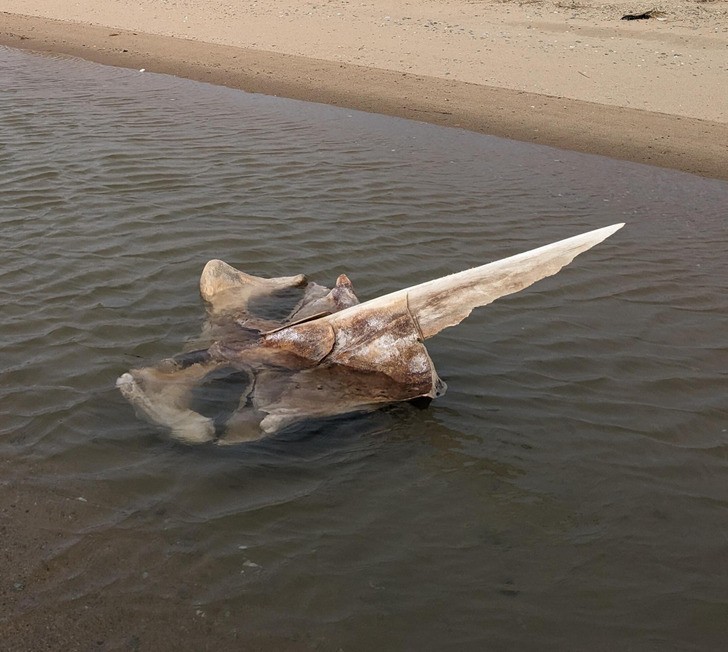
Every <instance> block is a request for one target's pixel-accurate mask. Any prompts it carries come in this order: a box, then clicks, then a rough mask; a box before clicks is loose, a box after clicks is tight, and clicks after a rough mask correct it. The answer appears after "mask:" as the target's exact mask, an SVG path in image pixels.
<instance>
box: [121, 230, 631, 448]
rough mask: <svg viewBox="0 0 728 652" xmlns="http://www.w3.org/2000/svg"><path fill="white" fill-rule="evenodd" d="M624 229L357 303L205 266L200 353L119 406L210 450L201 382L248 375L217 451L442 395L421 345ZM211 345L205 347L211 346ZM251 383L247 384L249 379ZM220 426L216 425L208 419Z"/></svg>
mask: <svg viewBox="0 0 728 652" xmlns="http://www.w3.org/2000/svg"><path fill="white" fill-rule="evenodd" d="M622 226H623V225H622V224H616V225H613V226H610V227H606V228H604V229H598V230H596V231H591V232H589V233H585V234H583V235H580V236H576V237H574V238H568V239H566V240H562V241H560V242H556V243H554V244H551V245H547V246H545V247H540V248H538V249H534V250H532V251H528V252H525V253H523V254H518V255H516V256H511V257H510V258H505V259H503V260H499V261H496V262H494V263H490V264H488V265H483V266H481V267H476V268H473V269H469V270H466V271H464V272H460V273H458V274H452V275H450V276H445V277H443V278H439V279H435V280H432V281H428V282H426V283H422V284H420V285H415V286H412V287H409V288H405V289H403V290H399V291H397V292H393V293H391V294H387V295H384V296H382V297H379V298H377V299H373V300H371V301H366V302H364V303H359V302H358V299H357V298H356V295H355V294H354V291H353V287H352V285H351V282H350V281H349V279H348V278H347V277H346V276H344V275H341V276H340V277H339V278H338V279H337V283H336V285H335V287H334V288H333V289H332V290H328V289H327V288H323V287H322V286H319V285H316V284H307V281H306V277H305V276H303V275H298V276H291V277H284V278H276V279H262V278H258V277H255V276H250V275H248V274H245V273H243V272H240V271H238V270H236V269H234V268H233V267H230V266H229V265H227V264H226V263H223V262H222V261H217V260H214V261H210V262H209V263H208V264H207V265H206V266H205V269H204V271H203V273H202V278H201V279H200V292H201V294H202V296H203V298H204V299H205V301H206V302H207V303H208V322H207V324H206V326H205V329H204V330H205V334H206V335H207V336H208V337H210V338H214V339H215V341H214V342H211V341H208V343H207V344H206V345H205V346H206V347H207V348H205V349H203V350H198V351H194V352H191V353H188V354H185V355H183V356H178V357H176V358H175V359H172V360H168V361H166V362H164V361H163V362H162V363H160V365H158V366H157V367H148V368H144V369H136V370H132V371H131V372H130V373H126V374H123V375H122V376H121V377H120V378H119V380H118V381H117V386H118V387H119V389H120V390H121V392H122V394H123V395H124V396H125V397H126V398H127V399H128V400H129V401H130V402H131V403H132V404H133V405H134V406H135V407H136V408H137V410H138V411H139V412H140V413H142V414H143V415H144V416H145V417H146V418H148V419H149V420H150V421H153V422H154V423H158V424H160V425H162V426H165V427H166V428H168V429H169V430H170V431H171V433H172V434H173V436H175V437H176V438H178V439H181V440H183V441H187V442H194V443H198V442H204V441H210V440H212V439H214V438H215V437H216V436H217V435H216V432H215V431H216V428H215V422H214V421H213V420H212V419H209V418H207V417H205V416H204V415H202V414H200V413H199V412H197V411H195V410H193V409H192V407H193V394H194V393H195V391H196V388H200V387H204V383H205V378H206V377H208V374H214V373H226V372H225V369H229V368H231V369H233V370H236V369H237V370H243V369H244V370H246V372H245V373H246V374H249V375H250V379H251V380H250V384H249V386H247V387H245V388H242V390H241V391H242V396H241V398H240V401H239V405H237V407H236V409H234V410H233V413H232V415H231V416H229V418H228V419H227V422H226V424H225V428H224V431H223V432H222V433H221V434H220V433H218V434H220V436H219V438H218V442H219V443H231V442H235V441H252V440H255V439H258V438H260V437H261V436H263V435H264V434H272V433H275V432H277V431H278V430H280V429H282V428H285V427H287V426H289V425H291V424H294V423H297V422H300V421H302V420H305V419H311V418H323V417H331V416H335V415H340V414H346V413H351V412H361V411H369V410H373V409H376V408H378V407H380V406H381V405H384V404H387V403H393V402H396V401H407V400H413V399H417V398H422V397H424V398H426V399H431V398H435V397H437V396H440V395H441V394H442V393H444V390H445V384H444V383H443V382H442V380H440V378H439V377H438V375H437V372H436V371H435V368H434V365H433V363H432V360H431V359H430V357H429V354H428V353H427V349H426V348H425V346H424V343H423V341H424V340H425V339H427V338H429V337H432V336H433V335H435V334H437V333H438V332H440V331H441V330H443V329H444V328H447V327H449V326H454V325H455V324H458V323H460V322H461V321H462V320H463V319H465V318H466V317H467V316H468V315H469V314H470V312H471V311H472V310H473V309H474V308H476V307H478V306H483V305H486V304H488V303H490V302H492V301H494V300H495V299H497V298H498V297H502V296H505V295H508V294H511V293H513V292H518V291H519V290H522V289H524V288H526V287H528V286H529V285H531V284H532V283H535V282H536V281H538V280H540V279H542V278H545V277H547V276H550V275H552V274H555V273H556V272H557V271H558V270H560V269H561V268H562V267H563V266H565V265H567V264H568V263H570V262H571V261H572V260H573V259H574V257H575V256H577V255H578V254H580V253H582V252H584V251H586V250H587V249H590V248H591V247H593V246H594V245H596V244H598V243H599V242H601V241H602V240H604V239H605V238H607V237H608V236H610V235H612V234H613V233H614V232H615V231H617V230H618V229H620V228H621V227H622ZM291 288H302V297H301V299H300V301H299V302H298V303H297V304H296V305H295V307H294V308H293V309H292V310H291V312H290V313H289V314H288V315H287V316H285V317H283V318H281V319H277V320H276V319H269V318H261V317H260V316H259V315H256V314H254V313H255V305H256V300H257V299H259V298H266V297H272V298H276V297H277V296H278V293H280V292H281V291H284V290H290V289H291ZM210 344H211V345H210ZM247 377H248V376H246V378H247ZM216 419H217V417H216Z"/></svg>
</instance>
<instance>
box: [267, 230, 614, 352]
mask: <svg viewBox="0 0 728 652" xmlns="http://www.w3.org/2000/svg"><path fill="white" fill-rule="evenodd" d="M623 226H624V224H614V225H612V226H608V227H604V228H602V229H597V230H595V231H589V232H588V233H583V234H582V235H577V236H575V237H572V238H567V239H566V240H560V241H559V242H555V243H553V244H550V245H546V246H544V247H539V248H538V249H532V250H531V251H527V252H525V253H522V254H518V255H516V256H511V257H510V258H504V259H502V260H498V261H496V262H493V263H489V264H487V265H482V266H480V267H474V268H472V269H468V270H465V271H464V272H459V273H457V274H451V275H450V276H443V277H442V278H438V279H434V280H432V281H427V282H426V283H421V284H420V285H414V286H412V287H409V288H405V289H403V290H398V291H397V292H392V293H391V294H386V295H384V296H382V297H378V298H377V299H372V300H371V301H365V302H364V303H360V304H358V305H356V306H352V307H350V308H347V309H345V310H341V311H340V312H336V313H333V314H332V315H328V316H326V317H321V318H320V319H318V320H316V321H315V322H309V324H313V323H316V324H319V325H320V326H321V327H322V328H323V327H324V324H325V325H326V326H330V327H332V328H333V330H334V332H336V333H337V345H336V346H335V347H334V350H333V351H332V354H331V356H332V357H331V359H332V361H333V360H335V358H336V353H337V349H338V348H339V343H338V342H339V340H341V339H342V335H343V339H344V340H347V339H348V337H347V336H346V333H349V332H350V331H351V325H352V324H354V323H360V322H361V321H362V320H363V321H365V322H366V323H367V324H368V327H369V328H370V329H374V330H377V325H379V326H378V328H380V329H381V330H380V332H381V334H382V335H383V336H385V337H386V335H387V328H386V323H387V322H386V316H387V315H388V314H389V313H390V312H392V310H393V307H394V306H398V305H401V304H402V301H406V305H407V307H408V309H409V312H410V314H411V315H412V318H413V319H414V321H415V323H416V325H417V327H418V329H419V332H420V335H421V336H422V339H428V338H430V337H432V336H434V335H437V333H439V332H440V331H441V330H443V329H445V328H448V327H450V326H455V325H456V324H459V323H460V322H461V321H462V320H463V319H465V318H466V317H467V316H468V315H469V314H470V313H471V312H472V310H473V309H474V308H477V307H479V306H485V305H487V304H489V303H491V302H492V301H495V300H496V299H498V298H499V297H503V296H506V295H508V294H513V293H514V292H519V291H520V290H523V289H524V288H527V287H528V286H529V285H531V284H533V283H535V282H536V281H539V280H541V279H543V278H546V277H547V276H551V275H553V274H556V272H558V271H559V270H560V269H561V268H562V267H564V266H565V265H568V264H569V263H570V262H571V261H572V260H574V258H575V257H576V256H578V255H579V254H580V253H582V252H584V251H587V250H588V249H591V248H592V247H593V246H595V245H597V244H599V243H600V242H601V241H602V240H604V239H606V238H608V237H609V236H610V235H612V234H613V233H615V232H616V231H618V230H619V229H621V228H622V227H623ZM395 312H396V310H395ZM378 317H380V318H381V319H378ZM297 328H298V327H297V326H296V325H293V326H290V327H288V328H286V329H283V330H282V331H279V332H280V333H281V334H283V333H287V332H288V331H294V330H295V329H297ZM309 330H310V332H312V331H313V330H314V329H313V328H311V326H310V325H309ZM340 333H341V334H340ZM289 335H290V340H294V339H295V337H296V333H294V332H291V333H290V334H289Z"/></svg>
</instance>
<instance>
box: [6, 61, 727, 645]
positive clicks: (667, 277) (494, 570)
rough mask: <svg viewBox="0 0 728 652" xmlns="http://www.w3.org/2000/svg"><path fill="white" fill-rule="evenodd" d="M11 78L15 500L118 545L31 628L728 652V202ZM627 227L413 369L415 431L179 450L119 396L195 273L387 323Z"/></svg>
mask: <svg viewBox="0 0 728 652" xmlns="http://www.w3.org/2000/svg"><path fill="white" fill-rule="evenodd" d="M0 65H2V69H3V74H2V75H1V76H0V146H1V147H2V149H1V150H0V164H1V167H0V225H1V228H2V234H3V259H2V262H0V291H2V294H3V310H2V315H1V316H0V332H1V333H2V359H1V360H0V369H2V380H1V381H0V455H2V457H3V458H4V461H5V462H9V463H10V464H9V465H6V466H7V467H8V468H12V469H13V470H12V471H8V474H9V475H8V477H6V478H5V480H6V481H7V482H11V481H22V482H23V483H26V484H32V485H35V486H37V487H40V488H43V489H44V490H48V491H54V492H56V493H58V494H63V493H64V491H66V492H69V493H68V495H69V497H74V496H75V495H76V493H78V492H83V493H82V497H83V499H84V503H88V504H89V505H95V506H99V507H103V513H104V517H103V518H98V519H97V520H96V521H94V522H92V523H88V522H86V523H84V524H83V526H74V525H73V524H69V526H68V530H67V531H66V532H64V536H63V540H62V541H61V542H59V543H58V544H57V545H54V546H50V547H49V548H47V549H46V550H45V552H44V553H43V554H44V555H45V557H44V563H46V564H47V565H48V566H49V567H50V568H52V569H54V570H53V572H52V573H49V574H48V575H46V576H44V577H43V579H42V580H38V578H29V579H28V578H26V579H28V581H29V585H28V586H29V587H32V590H33V604H34V606H35V607H39V608H43V607H44V606H50V605H51V604H53V605H54V606H55V607H56V608H58V605H60V606H61V608H63V606H64V605H67V606H68V608H69V609H72V608H75V606H77V605H78V604H79V601H83V600H89V599H91V598H93V597H94V596H99V595H103V596H105V597H106V598H111V599H113V600H115V601H116V602H117V603H118V604H119V605H124V604H131V603H134V601H136V600H139V599H140V598H141V597H142V596H155V597H158V598H159V599H163V600H172V601H175V603H176V604H177V605H178V608H179V613H180V620H181V621H183V620H184V619H186V618H195V617H202V616H200V614H203V615H204V617H207V618H208V619H209V622H210V627H213V628H215V629H219V630H223V629H225V628H228V629H230V630H231V631H232V630H233V629H234V630H235V631H236V632H237V635H239V637H240V639H241V640H243V641H244V640H245V638H246V636H253V635H260V634H263V635H265V634H271V635H275V636H276V637H279V640H291V641H297V642H298V643H299V644H300V645H301V646H303V647H304V648H305V649H308V648H309V647H310V648H311V649H325V650H328V649H343V650H374V649H412V650H415V649H417V650H481V649H555V648H560V649H564V648H570V649H586V648H585V646H586V647H587V648H595V649H615V646H619V647H616V649H621V648H625V647H627V648H629V649H660V650H664V649H671V648H675V649H683V650H686V649H695V650H698V649H720V647H721V645H722V643H723V642H724V635H725V631H726V627H727V626H728V597H727V596H728V594H727V593H726V582H727V581H728V570H727V567H726V555H725V551H726V540H727V534H728V525H727V524H728V519H727V518H726V515H727V514H728V511H727V510H728V485H727V484H726V481H725V478H726V472H727V471H728V445H727V442H728V406H727V400H728V399H727V398H726V397H728V372H727V370H728V343H727V342H726V333H728V293H727V292H726V287H727V286H728V256H726V255H725V252H726V249H727V247H728V228H727V227H726V213H727V209H726V206H728V184H726V183H724V182H720V181H714V180H706V179H701V178H698V177H694V176H691V175H686V174H682V173H678V172H674V171H668V170H661V169H657V168H651V167H647V166H640V165H636V164H629V163H624V162H620V161H613V160H609V159H605V158H600V157H594V156H587V155H580V154H575V153H570V152H564V151H560V150H556V149H551V148H546V147H538V146H532V145H526V144H521V143H515V142H510V141H506V140H501V139H496V138H491V137H484V136H480V135H476V134H472V133H467V132H462V131H458V130H451V129H444V128H437V127H433V126H429V125H424V124H419V123H413V122H408V121H403V120H398V119H393V118H388V117H382V116H376V115H368V114H362V113H356V112H351V111H346V110H341V109H336V108H332V107H325V106H319V105H313V104H306V103H301V102H295V101H287V100H281V99H278V98H271V97H263V96H256V95H246V94H244V93H240V92H237V91H232V90H228V89H222V88H215V87H210V86H206V85H202V84H197V83H193V82H189V81H184V80H179V79H174V78H171V77H164V76H157V75H151V74H147V73H145V74H141V73H138V72H134V71H128V70H120V69H114V68H107V67H101V66H96V65H92V64H87V63H83V62H79V61H69V60H64V59H53V58H41V57H36V56H31V55H28V54H25V53H20V52H16V51H11V50H0ZM621 221H624V222H627V223H628V224H627V227H625V228H624V229H623V230H621V231H620V232H619V233H617V234H616V235H615V236H613V237H612V238H610V239H609V240H607V241H606V242H605V243H603V244H602V245H599V246H598V247H597V248H595V249H594V250H592V251H590V252H588V253H586V254H584V255H582V256H581V257H579V258H578V259H577V260H576V261H575V262H574V263H573V264H572V265H571V266H570V267H568V268H566V269H565V270H564V271H562V272H561V273H559V274H558V275H557V276H555V277H553V278H551V279H547V280H545V281H543V282H541V283H539V284H537V285H536V286H534V287H532V288H530V289H529V290H526V291H524V292H523V293H520V294H518V295H514V296H512V297H508V298H505V299H502V300H499V301H498V302H496V303H495V304H493V305H492V306H489V307H487V308H484V309H480V310H477V311H475V312H474V313H473V315H471V317H470V318H469V319H468V320H467V321H466V322H464V323H463V324H461V325H460V326H459V327H457V328H455V329H450V330H448V331H445V332H443V333H442V334H441V335H439V336H438V337H437V338H435V339H434V340H432V341H431V343H428V348H429V350H430V353H431V356H432V358H433V360H434V362H435V364H436V366H437V368H438V371H439V373H440V375H441V376H442V377H443V378H444V379H445V380H446V381H447V383H448V386H449V390H448V393H447V395H446V396H445V397H444V398H442V399H438V400H437V401H435V402H434V403H433V404H432V405H431V407H430V408H429V409H428V410H425V411H417V410H415V409H413V408H410V407H409V406H397V407H396V408H394V409H391V410H386V411H383V412H380V413H376V414H374V415H369V416H364V417H352V418H348V419H341V420H336V421H333V422H326V423H322V424H313V425H311V426H310V427H309V428H307V429H305V430H303V431H301V430H297V431H295V432H293V433H288V434H285V433H284V434H283V435H280V436H278V437H276V438H274V439H271V440H268V441H265V442H262V443H259V444H255V445H244V446H236V447H229V448H224V449H223V448H218V447H213V446H209V447H208V446H203V447H187V446H183V445H181V444H177V443H174V442H172V441H170V440H169V439H168V438H167V437H166V436H165V435H164V433H160V432H159V431H158V430H157V429H155V428H154V427H153V426H150V425H148V424H146V423H144V422H142V421H139V420H137V419H136V418H135V415H134V413H133V411H132V409H131V407H130V406H129V405H127V404H126V402H125V401H124V400H123V399H122V397H121V396H120V395H119V394H118V393H117V391H116V390H115V389H114V381H115V379H116V377H117V376H118V375H119V374H120V373H122V372H123V371H125V370H126V369H128V368H130V367H133V366H138V365H139V364H143V363H146V362H151V361H154V360H156V359H158V358H161V357H165V356H168V355H171V354H174V353H177V352H178V351H179V350H181V348H183V347H184V345H185V343H186V342H187V341H188V340H189V338H191V337H192V336H194V335H196V334H197V333H198V332H199V328H200V325H201V323H202V318H203V308H202V305H201V301H200V299H199V295H198V292H197V282H198V279H199V273H200V271H201V269H202V266H203V265H204V263H205V262H206V261H207V260H208V259H210V258H222V259H223V260H226V261H228V262H230V263H231V264H233V265H235V266H237V267H239V268H241V269H244V270H245V271H248V272H250V273H253V274H257V275H261V276H278V275H289V274H296V273H300V272H303V273H306V274H307V275H308V276H309V277H310V278H312V279H313V280H315V281H317V282H320V283H323V284H331V283H333V281H334V279H335V278H336V276H337V275H338V274H339V273H341V272H346V273H347V274H348V275H349V276H350V278H351V279H352V280H353V282H354V285H355V287H356V289H357V293H358V295H359V296H360V297H361V298H371V297H374V296H377V295H379V294H381V293H383V292H386V291H391V290H395V289H399V288H400V287H404V286H407V285H412V284H414V283H417V282H420V281H424V280H428V279H430V278H434V277H437V276H440V275H443V274H446V273H450V272H455V271H459V270H461V269H464V268H466V267H471V266H474V265H478V264H482V263H484V262H487V261H489V260H493V259H497V258H501V257H504V256H506V255H510V254H513V253H517V252H519V251H524V250H527V249H530V248H533V247H536V246H540V245H542V244H546V243H549V242H551V241H554V240H557V239H560V238H562V237H568V236H570V235H575V234H578V233H581V232H583V231H586V230H589V229H591V228H597V227H600V226H605V225H607V224H612V223H615V222H621ZM70 485H72V486H73V489H69V488H68V487H69V486H70ZM71 492H73V493H71ZM82 508H83V504H80V506H79V509H82ZM122 559H123V563H122V562H121V561H120V560H122ZM231 649H239V648H231Z"/></svg>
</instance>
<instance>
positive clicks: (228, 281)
mask: <svg viewBox="0 0 728 652" xmlns="http://www.w3.org/2000/svg"><path fill="white" fill-rule="evenodd" d="M306 282H307V280H306V277H305V276H304V275H303V274H298V275H297V276H283V277H279V278H260V277H258V276H252V275H251V274H246V273H245V272H241V271H240V270H237V269H235V268H234V267H232V266H230V265H228V264H227V263H225V262H223V261H222V260H211V261H210V262H208V263H207V265H205V268H204V269H203V270H202V275H201V276H200V294H201V295H202V298H203V299H204V300H205V301H206V302H207V303H208V304H209V306H210V309H211V312H213V313H219V312H225V311H228V310H244V309H245V308H246V307H247V305H248V304H249V303H250V301H251V300H252V299H254V298H255V297H257V296H263V295H269V294H274V293H275V292H279V291H281V290H285V289H288V288H295V287H301V286H303V285H306Z"/></svg>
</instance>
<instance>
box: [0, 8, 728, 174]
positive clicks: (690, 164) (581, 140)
mask: <svg viewBox="0 0 728 652" xmlns="http://www.w3.org/2000/svg"><path fill="white" fill-rule="evenodd" d="M0 19H1V20H2V29H0V45H2V46H7V47H14V48H19V49H24V50H29V51H33V52H38V53H44V54H61V55H66V56H73V57H79V58H82V59H86V60H89V61H94V62H97V63H101V64H105V65H112V66H117V67H124V68H131V69H137V70H139V69H141V68H144V69H145V70H146V71H149V72H156V73H162V74H169V75H174V76H178V77H185V78H189V79H193V80H196V81H202V82H207V83H212V84H216V85H222V86H227V87H231V88H237V89H240V90H243V91H246V92H251V93H262V94H266V95H274V96H280V97H286V98H290V99H297V100H304V101H310V102H319V103H323V104H330V105H334V106H340V107H345V108H348V109H354V110H361V111H366V112H370V113H380V114H385V115H390V116H395V117H401V118H407V119H412V120H417V121H420V122H427V123H431V124H436V125H440V126H448V127H456V128H461V129H465V130H469V131H473V132H477V133H481V134H487V135H492V136H498V137H502V138H510V139H514V140H518V141H522V142H530V143H534V144H541V145H548V146H552V147H557V148H560V149H567V150H573V151H578V152H583V153H589V154H598V155H602V156H607V157H610V158H615V159H621V160H627V161H633V162H637V163H644V164H648V165H654V166H658V167H664V168H671V169H675V170H681V171H684V172H688V173H692V174H697V175H700V176H704V177H712V178H716V179H722V180H728V124H725V123H722V122H715V121H711V120H703V119H699V118H694V117H688V116H680V115H673V114H666V113H658V112H653V111H646V110H640V109H634V108H629V107H622V106H615V105H608V104H599V103H596V102H589V101H583V100H579V99H572V98H563V97H555V96H550V95H543V94H537V93H532V92H528V91H523V90H514V89H507V88H498V87H493V86H485V85H480V84H475V83H470V82H465V81H460V80H457V79H446V78H442V77H434V76H426V75H420V74H414V73H408V72H401V71H396V70H391V69H389V70H388V69H382V68H371V67H367V66H361V65H356V64H352V63H348V62H342V61H331V60H324V59H315V58H310V57H302V56H297V55H292V54H284V53H279V52H272V51H265V50H257V49H250V48H244V47H237V46H232V45H225V44H220V43H210V42H205V41H200V40H193V39H183V38H179V37H172V36H162V35H158V34H148V33H143V32H140V31H129V30H124V29H117V28H115V27H114V28H111V27H103V26H98V25H90V24H86V23H79V22H66V21H61V20H55V19H50V18H42V17H34V16H27V15H21V14H13V13H6V12H2V13H0Z"/></svg>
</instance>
